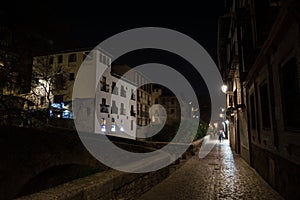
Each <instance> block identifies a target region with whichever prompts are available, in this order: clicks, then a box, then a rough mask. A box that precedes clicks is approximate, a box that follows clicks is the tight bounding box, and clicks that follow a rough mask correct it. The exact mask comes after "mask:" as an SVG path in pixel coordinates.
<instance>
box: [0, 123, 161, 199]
mask: <svg viewBox="0 0 300 200" xmlns="http://www.w3.org/2000/svg"><path fill="white" fill-rule="evenodd" d="M97 136H99V137H103V136H101V135H97ZM110 140H112V141H113V142H114V143H115V144H116V145H118V146H120V147H121V148H123V149H126V150H129V151H132V152H146V151H152V150H155V149H157V148H160V147H161V146H163V145H164V144H163V143H149V142H142V141H133V140H128V139H123V138H116V137H110ZM0 148H1V151H0V152H1V154H2V156H1V157H2V159H3V161H2V162H1V165H0V171H1V173H0V174H1V179H0V188H1V189H0V190H1V191H0V192H1V199H2V198H3V199H12V198H17V197H21V196H23V195H28V194H30V193H35V192H38V191H40V190H43V189H47V188H49V187H52V186H55V185H60V184H62V183H64V182H68V181H71V180H72V179H75V178H80V176H84V175H85V176H86V175H89V173H91V174H92V173H95V172H101V171H104V170H107V171H111V169H109V168H108V167H107V166H105V165H103V164H101V163H100V162H99V161H97V160H96V159H94V157H92V156H91V155H90V153H89V152H88V151H87V150H86V149H85V147H84V146H83V144H82V143H81V141H80V139H79V137H78V135H77V133H76V132H75V131H70V130H63V129H51V128H47V129H46V130H42V131H37V130H33V129H29V128H27V129H26V128H18V127H4V128H3V127H1V136H0ZM111 173H113V174H115V173H119V172H111ZM75 174H76V175H75ZM78 174H80V175H78ZM103 174H105V173H103ZM107 175H108V174H107ZM74 176H76V177H74ZM78 176H79V177H78ZM138 176H140V175H138ZM55 177H56V178H55ZM159 177H160V178H163V177H164V176H163V175H159ZM98 178H99V177H98ZM62 179H65V180H62ZM114 184H115V183H114Z"/></svg>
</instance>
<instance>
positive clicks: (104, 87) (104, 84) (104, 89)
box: [101, 83, 109, 92]
mask: <svg viewBox="0 0 300 200" xmlns="http://www.w3.org/2000/svg"><path fill="white" fill-rule="evenodd" d="M101 91H103V92H109V85H108V84H106V83H101Z"/></svg>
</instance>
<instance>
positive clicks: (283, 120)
mask: <svg viewBox="0 0 300 200" xmlns="http://www.w3.org/2000/svg"><path fill="white" fill-rule="evenodd" d="M229 2H231V3H232V4H231V5H230V6H231V7H232V9H231V10H230V11H231V12H232V13H231V16H234V17H233V18H232V23H231V24H232V26H233V27H232V28H231V30H234V29H235V28H236V29H237V30H238V33H240V34H239V35H238V37H237V40H236V42H237V47H238V61H237V62H236V63H237V65H236V66H239V67H238V68H237V67H233V68H232V66H234V63H235V62H233V61H234V58H232V55H233V53H229V54H228V55H227V60H228V63H225V64H224V63H221V64H222V65H221V66H220V67H221V68H224V66H225V67H226V68H227V69H225V71H226V73H225V75H224V80H226V81H227V82H228V84H229V85H230V84H231V85H233V83H235V81H240V86H241V91H242V92H241V94H239V93H238V91H237V92H235V91H234V87H233V88H231V87H229V89H232V91H229V93H228V96H230V97H231V98H232V99H233V100H231V101H227V106H230V107H229V108H230V109H228V107H227V109H228V111H229V112H228V113H229V114H232V115H233V116H234V117H233V118H232V119H234V120H232V122H231V130H232V133H233V134H234V136H232V139H234V140H232V141H233V142H234V145H233V146H234V148H235V151H236V152H237V153H240V154H241V156H242V157H243V158H244V159H245V160H246V161H247V160H248V161H249V163H250V164H251V165H252V166H253V167H254V168H255V169H256V170H257V171H258V173H259V174H260V175H261V176H262V177H263V178H264V179H265V180H266V181H267V182H268V183H269V184H270V185H271V186H273V187H274V188H275V189H276V190H278V191H279V192H280V193H281V194H282V195H283V196H284V197H285V198H286V199H299V185H300V184H299V169H300V134H299V132H300V104H299V102H300V15H299V13H300V2H299V1H296V0H281V1H276V3H275V4H274V2H275V1H266V0H263V1H258V0H254V1H251V0H248V1H229ZM241 2H244V4H243V3H241ZM242 11H244V12H242ZM247 12H248V14H247ZM247 16H248V17H247ZM230 33H231V32H229V35H228V36H229V38H230V41H234V35H232V34H231V35H230ZM228 45H229V47H231V44H228ZM223 46H224V45H223ZM223 48H224V47H223ZM219 52H222V51H220V50H219ZM223 52H224V51H223ZM221 60H224V59H221ZM228 69H229V70H228ZM221 71H222V70H221ZM236 75H240V76H238V77H239V79H237V78H236V77H237V76H236ZM239 98H242V99H243V101H241V103H242V105H240V106H241V107H239V100H238V99H239ZM230 102H231V103H230ZM232 102H233V103H232ZM236 103H237V104H236ZM244 106H245V107H244ZM232 107H233V108H232ZM229 116H230V115H229ZM245 125H246V126H245ZM246 138H247V139H248V142H249V146H248V149H247V148H245V147H247V145H245V142H246V141H247V139H246ZM245 139H246V140H245ZM247 152H249V153H248V154H247ZM247 156H248V157H247Z"/></svg>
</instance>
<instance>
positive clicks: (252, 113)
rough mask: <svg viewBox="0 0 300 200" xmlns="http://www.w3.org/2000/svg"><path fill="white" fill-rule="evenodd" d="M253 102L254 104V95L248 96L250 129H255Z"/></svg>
mask: <svg viewBox="0 0 300 200" xmlns="http://www.w3.org/2000/svg"><path fill="white" fill-rule="evenodd" d="M254 106H255V102H254V94H251V96H250V107H251V108H250V109H251V113H250V114H251V127H252V129H256V113H255V107H254Z"/></svg>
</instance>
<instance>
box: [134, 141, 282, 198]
mask: <svg viewBox="0 0 300 200" xmlns="http://www.w3.org/2000/svg"><path fill="white" fill-rule="evenodd" d="M147 199H151V200H152V199H172V200H174V199H179V200H180V199H182V200H184V199H189V200H190V199H266V200H271V199H272V200H277V199H283V198H282V197H281V196H280V195H279V194H278V193H277V192H276V191H275V190H273V189H272V188H271V187H270V186H269V185H268V184H267V183H266V182H265V181H264V180H263V179H262V178H261V177H260V176H259V175H258V174H257V172H256V171H255V170H254V169H252V168H251V167H250V166H249V165H248V164H247V163H246V162H245V161H244V160H243V159H242V158H240V157H239V156H238V155H235V154H233V153H232V151H231V149H230V147H229V144H228V141H226V140H225V141H224V143H218V144H217V145H216V146H215V147H214V149H213V150H212V151H211V152H210V153H209V154H208V155H207V156H206V157H205V158H203V159H199V158H198V157H197V156H194V157H192V158H191V159H189V160H188V161H187V162H186V163H185V164H184V165H183V166H182V167H180V168H179V169H178V170H177V171H175V172H174V173H173V174H171V176H169V177H168V178H167V179H165V180H164V181H163V182H161V183H160V184H158V185H157V186H155V187H154V188H152V189H151V190H149V191H148V192H147V193H145V194H144V195H142V196H141V197H140V200H147Z"/></svg>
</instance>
